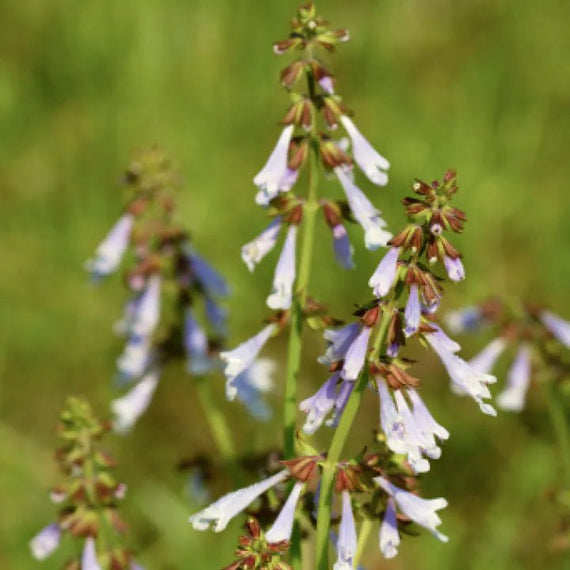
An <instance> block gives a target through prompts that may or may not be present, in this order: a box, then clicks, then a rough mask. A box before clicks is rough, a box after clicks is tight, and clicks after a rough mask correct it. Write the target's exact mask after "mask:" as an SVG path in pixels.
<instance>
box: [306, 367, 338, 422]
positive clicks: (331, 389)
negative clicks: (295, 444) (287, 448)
mask: <svg viewBox="0 0 570 570" xmlns="http://www.w3.org/2000/svg"><path fill="white" fill-rule="evenodd" d="M339 379H340V372H335V373H334V374H333V375H332V376H331V377H330V378H329V379H328V380H327V381H326V382H325V383H324V384H323V385H322V386H321V387H320V388H319V389H318V391H317V392H316V393H315V395H314V396H311V397H310V398H307V399H306V400H303V401H302V402H301V403H300V404H299V409H300V410H301V411H302V412H305V413H306V414H307V418H306V420H305V425H304V426H303V431H304V432H305V433H315V432H316V431H317V429H319V427H321V425H322V424H323V422H324V421H325V418H326V417H327V415H328V414H329V413H330V412H331V410H332V409H333V408H334V406H335V402H336V400H337V383H338V381H339Z"/></svg>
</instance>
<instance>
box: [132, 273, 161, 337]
mask: <svg viewBox="0 0 570 570" xmlns="http://www.w3.org/2000/svg"><path fill="white" fill-rule="evenodd" d="M160 285H161V279H160V275H159V274H158V273H155V274H154V275H151V276H150V277H149V278H148V280H147V283H146V287H145V289H144V291H143V292H142V294H141V295H140V297H139V298H138V299H137V301H136V307H135V311H134V315H133V318H132V321H131V327H130V331H131V333H132V334H133V335H136V336H149V335H151V334H152V333H153V332H154V329H155V328H156V326H157V325H158V322H159V320H160Z"/></svg>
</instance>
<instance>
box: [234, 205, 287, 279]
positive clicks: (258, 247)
mask: <svg viewBox="0 0 570 570" xmlns="http://www.w3.org/2000/svg"><path fill="white" fill-rule="evenodd" d="M282 224H283V219H282V218H281V216H277V217H276V218H275V219H274V220H273V221H272V222H271V223H270V224H269V226H267V228H265V229H264V230H263V231H262V232H261V233H260V234H259V235H258V236H257V237H256V238H255V239H253V240H252V241H250V242H248V243H246V244H245V245H244V246H243V247H242V248H241V258H242V259H243V261H244V263H245V264H246V265H247V268H248V269H249V270H250V271H253V270H254V269H255V266H256V265H257V264H258V263H259V262H260V261H261V260H262V259H263V258H264V257H265V256H266V255H267V254H268V253H269V252H270V251H271V250H272V249H273V248H274V247H275V244H276V243H277V238H278V237H279V232H280V231H281V226H282Z"/></svg>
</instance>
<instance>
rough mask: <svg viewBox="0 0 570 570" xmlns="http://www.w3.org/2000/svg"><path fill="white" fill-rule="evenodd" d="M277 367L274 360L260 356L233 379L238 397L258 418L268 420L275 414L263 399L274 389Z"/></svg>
mask: <svg viewBox="0 0 570 570" xmlns="http://www.w3.org/2000/svg"><path fill="white" fill-rule="evenodd" d="M276 369H277V364H276V363H275V361H274V360H271V359H270V358H258V359H257V360H254V361H253V362H252V364H251V365H250V366H249V367H248V368H246V369H245V370H244V371H243V372H241V373H240V374H238V375H237V376H236V377H235V378H234V380H233V384H232V385H233V387H234V388H235V389H236V390H237V393H236V398H237V399H238V400H239V401H240V402H241V403H242V404H243V405H244V406H245V407H246V409H247V411H248V412H249V413H250V415H251V416H253V417H254V418H255V419H257V420H260V421H267V420H269V419H270V418H271V416H272V415H273V412H272V410H271V408H270V407H269V405H268V404H267V403H266V402H265V401H264V400H263V395H264V394H267V393H269V392H270V391H271V390H272V389H273V385H274V383H273V375H274V374H275V371H276Z"/></svg>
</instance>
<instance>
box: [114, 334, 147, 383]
mask: <svg viewBox="0 0 570 570" xmlns="http://www.w3.org/2000/svg"><path fill="white" fill-rule="evenodd" d="M150 361H151V351H150V339H149V338H148V337H143V338H138V337H131V338H130V339H129V342H127V344H126V346H125V348H124V350H123V353H122V354H121V356H119V358H117V368H118V370H119V373H120V374H121V376H122V377H123V378H125V379H127V380H132V379H133V378H138V377H139V376H141V375H142V374H143V373H144V371H145V370H146V369H147V368H148V366H149V364H150Z"/></svg>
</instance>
